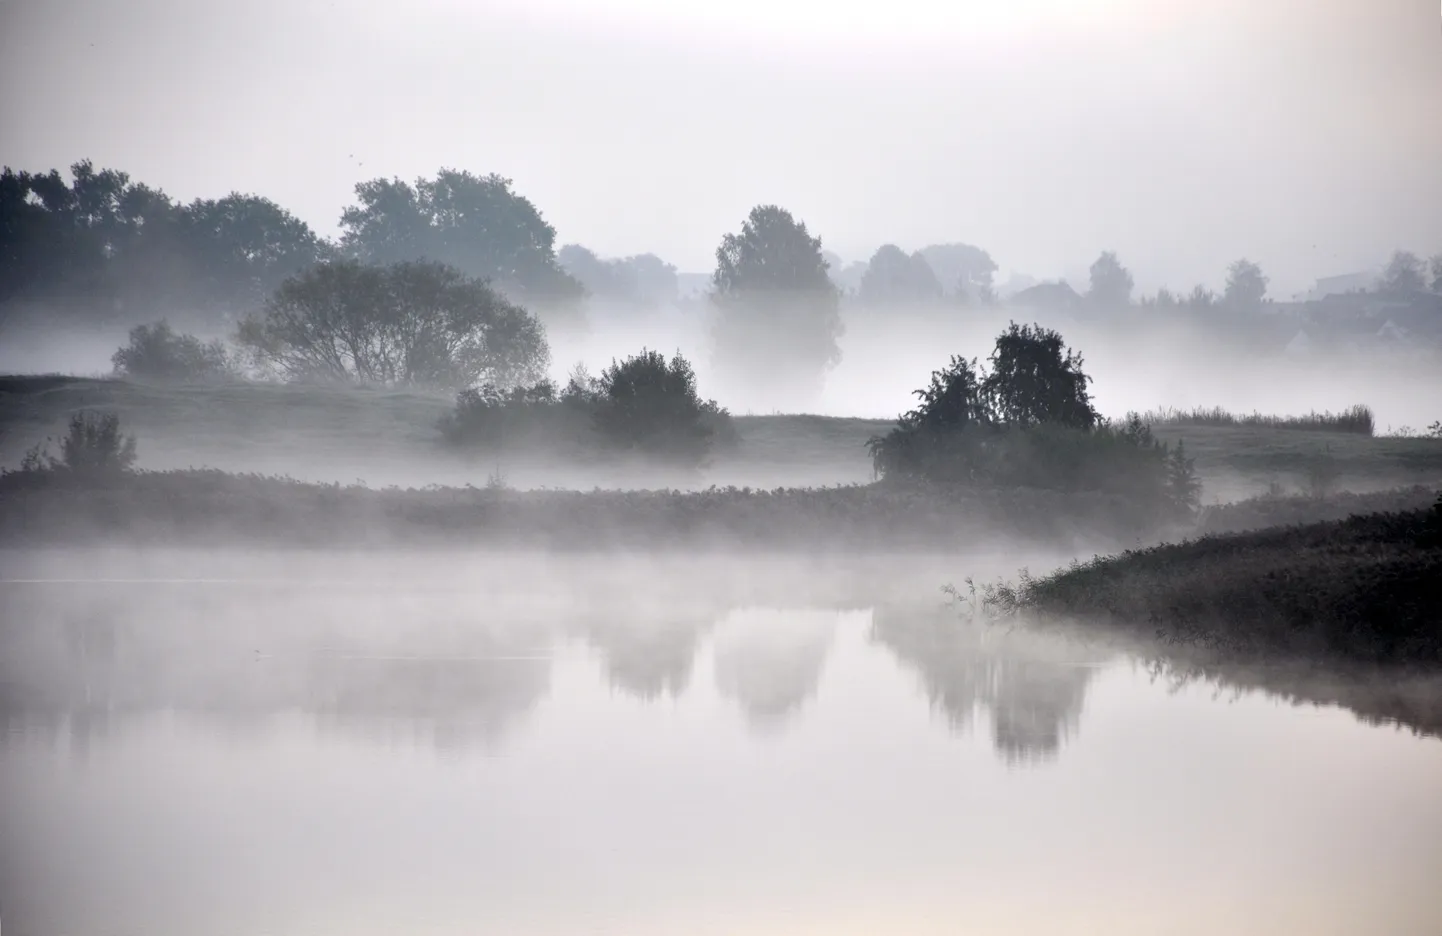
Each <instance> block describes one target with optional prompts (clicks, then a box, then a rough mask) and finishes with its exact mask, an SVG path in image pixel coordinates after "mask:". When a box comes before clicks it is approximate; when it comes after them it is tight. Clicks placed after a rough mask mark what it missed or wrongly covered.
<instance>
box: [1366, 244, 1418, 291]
mask: <svg viewBox="0 0 1442 936" xmlns="http://www.w3.org/2000/svg"><path fill="white" fill-rule="evenodd" d="M1426 269H1427V268H1426V266H1425V265H1424V264H1423V262H1422V259H1421V258H1420V257H1418V256H1417V255H1416V254H1414V253H1412V252H1411V251H1409V250H1399V251H1397V252H1395V253H1393V254H1392V259H1391V260H1389V261H1387V268H1386V269H1385V270H1383V271H1382V277H1381V279H1380V280H1378V281H1377V288H1378V289H1379V290H1381V291H1382V292H1384V293H1391V294H1392V295H1395V296H1415V295H1417V294H1418V293H1420V292H1426V290H1427V277H1426Z"/></svg>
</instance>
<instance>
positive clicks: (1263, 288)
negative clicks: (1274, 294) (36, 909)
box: [1222, 258, 1269, 309]
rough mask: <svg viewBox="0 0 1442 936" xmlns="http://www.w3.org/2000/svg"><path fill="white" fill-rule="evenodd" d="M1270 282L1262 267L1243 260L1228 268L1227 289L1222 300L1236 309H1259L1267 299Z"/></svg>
mask: <svg viewBox="0 0 1442 936" xmlns="http://www.w3.org/2000/svg"><path fill="white" fill-rule="evenodd" d="M1268 282H1269V281H1268V278H1267V276H1266V274H1264V273H1263V272H1262V268H1261V267H1259V266H1257V264H1255V263H1253V262H1252V261H1250V260H1247V259H1246V258H1243V259H1241V260H1238V261H1236V262H1235V263H1233V264H1232V265H1231V266H1229V267H1227V288H1226V292H1224V293H1223V294H1222V298H1223V300H1224V301H1225V302H1226V303H1227V305H1230V306H1233V307H1235V308H1239V309H1254V308H1257V307H1258V306H1260V305H1261V304H1262V302H1263V301H1265V300H1266V298H1267V283H1268Z"/></svg>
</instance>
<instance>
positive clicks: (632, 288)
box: [556, 244, 680, 306]
mask: <svg viewBox="0 0 1442 936" xmlns="http://www.w3.org/2000/svg"><path fill="white" fill-rule="evenodd" d="M556 256H557V259H558V260H559V262H560V265H561V268H562V269H564V270H565V271H566V272H567V273H568V274H570V275H571V276H572V277H574V278H575V279H576V280H577V281H579V282H580V283H581V285H582V286H584V287H585V288H586V291H587V292H588V293H590V294H591V295H592V296H595V297H596V298H598V299H605V300H609V301H612V302H623V303H628V304H633V305H638V306H656V305H661V304H664V303H668V302H674V301H675V299H676V296H677V294H678V292H679V289H680V287H679V284H678V281H677V276H676V267H674V266H673V265H671V264H669V263H667V262H666V261H664V260H662V259H661V258H660V257H658V256H656V255H655V254H649V253H647V254H637V255H635V256H631V257H626V258H624V259H619V260H603V259H601V258H600V257H598V256H596V254H595V252H594V251H592V250H590V249H589V248H586V247H583V246H581V245H580V244H567V245H566V246H564V247H562V248H561V250H560V252H559V253H557V255H556Z"/></svg>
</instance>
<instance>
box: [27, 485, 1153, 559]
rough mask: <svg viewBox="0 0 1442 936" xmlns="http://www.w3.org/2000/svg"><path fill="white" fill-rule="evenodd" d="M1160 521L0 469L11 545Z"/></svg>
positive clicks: (1040, 508)
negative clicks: (9, 471)
mask: <svg viewBox="0 0 1442 936" xmlns="http://www.w3.org/2000/svg"><path fill="white" fill-rule="evenodd" d="M1167 532H1169V531H1168V530H1167V529H1165V528H1163V527H1161V526H1159V525H1158V523H1157V521H1156V518H1155V517H1154V516H1152V515H1150V514H1149V513H1148V512H1146V511H1144V510H1142V509H1141V508H1140V507H1138V506H1137V505H1135V504H1134V503H1131V502H1128V501H1127V500H1125V499H1122V498H1118V497H1111V496H1106V495H1099V494H1062V493H1058V492H1053V491H1037V490H1024V489H1023V490H1015V489H1013V490H975V489H973V490H967V491H959V490H955V489H952V490H946V489H938V488H930V487H918V486H902V485H895V484H872V485H852V486H843V487H831V488H777V489H772V490H754V489H747V488H716V489H711V490H707V491H701V492H679V491H606V490H594V491H586V492H581V491H564V490H536V491H516V490H510V489H505V488H500V487H481V488H477V487H467V488H443V487H430V488H407V489H402V488H388V489H375V488H368V487H362V486H356V485H350V486H341V485H336V484H313V483H306V482H301V481H295V480H292V479H288V478H279V477H263V476H256V475H235V474H227V473H224V472H220V471H212V470H191V471H169V472H136V473H118V474H108V475H99V476H83V475H74V474H71V473H69V472H65V471H35V472H11V473H8V474H5V475H4V476H0V535H3V536H4V537H5V539H6V541H7V542H8V543H9V544H11V545H12V546H38V545H46V544H68V543H81V542H117V543H137V542H166V543H174V542H214V543H268V544H276V545H307V546H329V547H349V546H361V545H367V544H394V543H411V542H444V543H453V544H464V545H467V546H475V547H489V546H494V547H503V548H518V547H526V548H541V549H559V550H608V549H627V550H667V549H673V548H678V547H684V548H688V549H727V548H746V549H761V550H766V549H779V550H800V551H807V552H828V551H862V552H873V553H880V552H887V551H893V552H894V551H898V550H924V551H945V552H953V553H961V552H985V551H992V550H995V549H996V548H997V547H998V546H999V545H1001V544H1003V543H1008V544H1010V543H1017V542H1025V543H1032V544H1047V545H1049V546H1053V547H1056V548H1061V549H1065V550H1067V551H1068V552H1073V553H1074V552H1075V551H1076V550H1078V549H1096V548H1116V547H1118V546H1120V545H1123V544H1127V543H1136V542H1138V541H1155V539H1157V538H1158V537H1160V536H1163V535H1166V533H1167ZM1106 544H1109V545H1106Z"/></svg>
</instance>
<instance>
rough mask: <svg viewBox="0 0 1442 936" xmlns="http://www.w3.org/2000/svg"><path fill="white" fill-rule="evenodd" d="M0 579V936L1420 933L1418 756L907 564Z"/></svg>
mask: <svg viewBox="0 0 1442 936" xmlns="http://www.w3.org/2000/svg"><path fill="white" fill-rule="evenodd" d="M1017 558H1018V557H1015V556H1005V557H1004V556H996V557H994V561H995V562H996V563H998V564H1001V563H1009V562H1013V561H1016V559H1017ZM0 561H3V570H4V579H3V581H0V651H3V652H0V686H3V687H4V694H3V697H0V699H3V709H0V714H3V717H4V720H5V728H6V731H5V733H4V734H3V736H0V737H3V738H4V740H3V742H0V790H3V791H4V794H3V796H4V799H5V806H6V808H5V809H3V810H0V901H3V906H4V912H5V923H6V929H7V931H9V930H13V931H14V932H18V933H46V932H57V931H65V932H76V933H92V932H93V933H99V932H109V931H111V930H112V929H114V928H116V927H120V928H125V929H143V930H145V931H149V932H157V933H176V932H182V931H189V932H193V931H196V930H206V931H210V930H216V929H221V928H224V927H226V926H242V927H243V928H246V929H257V930H259V929H267V930H269V929H291V928H295V927H298V926H309V927H313V928H316V929H320V930H324V931H332V930H334V931H340V930H342V929H345V930H355V929H359V930H361V931H364V932H384V931H390V930H393V929H395V928H404V929H410V930H414V929H416V928H422V929H424V928H425V926H426V925H427V924H429V925H439V924H442V923H443V924H444V925H446V926H462V925H467V926H468V925H494V924H496V923H497V921H502V922H505V923H506V924H507V925H508V926H513V927H515V928H521V929H525V930H527V931H530V932H558V933H559V932H568V931H575V929H577V928H585V929H587V930H590V931H596V932H608V933H609V932H617V933H619V932H657V933H659V932H671V931H675V930H676V929H677V928H685V929H687V930H688V931H703V932H712V931H714V932H721V931H729V930H733V929H735V928H744V929H746V930H747V931H752V932H756V931H759V932H772V931H774V932H783V931H793V930H794V929H795V927H797V926H806V927H822V928H826V929H828V930H832V929H836V928H841V929H842V930H843V931H844V926H842V923H843V922H844V921H845V920H850V921H853V922H854V921H856V920H858V919H859V920H865V921H869V922H868V925H872V924H874V925H875V926H878V927H883V928H891V929H895V928H897V927H902V928H905V929H906V930H907V931H909V932H918V933H930V932H938V933H939V932H950V931H952V930H953V928H954V926H955V925H956V924H957V922H958V921H960V922H962V923H964V924H966V925H976V926H984V927H986V928H988V929H992V930H994V931H998V932H1019V933H1020V932H1035V931H1037V930H1038V929H1050V928H1052V927H1054V926H1061V925H1068V926H1072V925H1076V924H1077V923H1078V921H1082V922H1083V923H1085V924H1086V925H1094V926H1096V927H1101V928H1105V929H1106V930H1107V931H1109V932H1126V933H1133V932H1134V933H1144V932H1153V931H1155V928H1156V926H1158V925H1161V924H1162V922H1163V920H1170V921H1171V922H1169V923H1167V924H1166V925H1167V927H1168V928H1169V929H1172V930H1175V931H1178V932H1188V933H1190V932H1197V933H1201V932H1213V931H1215V930H1216V929H1217V928H1223V929H1226V930H1228V931H1233V932H1259V933H1260V932H1269V931H1272V932H1274V931H1278V930H1290V929H1296V928H1299V927H1300V928H1305V929H1307V930H1308V931H1310V932H1318V933H1339V934H1340V933H1346V932H1354V931H1356V929H1357V928H1359V927H1362V928H1366V927H1368V926H1380V927H1382V928H1384V929H1386V930H1388V931H1389V932H1413V931H1416V932H1425V931H1427V929H1428V928H1429V927H1435V924H1436V923H1437V922H1438V916H1437V912H1438V906H1437V903H1436V901H1435V900H1434V899H1433V896H1434V894H1433V890H1434V889H1435V888H1434V883H1435V873H1434V872H1435V869H1436V868H1437V867H1438V866H1439V862H1442V852H1439V851H1438V842H1439V839H1438V837H1437V835H1436V830H1437V828H1438V827H1439V823H1442V814H1439V813H1438V802H1437V798H1436V796H1435V790H1436V786H1437V783H1438V781H1439V780H1442V759H1439V754H1442V751H1439V747H1438V744H1437V742H1436V741H1435V740H1434V739H1432V738H1430V737H1429V738H1419V737H1413V736H1411V735H1410V734H1408V733H1406V732H1402V731H1398V730H1396V729H1392V728H1386V727H1375V726H1371V725H1369V724H1365V723H1362V722H1359V721H1358V720H1357V719H1356V718H1355V717H1354V716H1353V715H1352V714H1350V713H1348V712H1347V711H1345V710H1343V709H1334V708H1321V709H1314V708H1310V707H1301V708H1298V707H1294V706H1291V705H1288V704H1285V703H1284V702H1282V701H1279V699H1278V697H1277V696H1275V695H1273V694H1271V693H1275V692H1281V691H1283V689H1282V688H1281V687H1280V686H1279V687H1277V688H1274V689H1271V690H1267V689H1266V688H1265V684H1264V688H1263V691H1258V690H1257V689H1255V688H1249V687H1247V684H1246V683H1244V682H1237V681H1235V680H1232V681H1229V680H1228V679H1227V678H1226V677H1222V678H1221V679H1193V678H1190V677H1188V676H1187V675H1186V674H1185V673H1184V672H1180V671H1175V670H1169V669H1168V668H1166V667H1162V666H1158V665H1157V664H1154V663H1148V662H1146V660H1145V658H1144V657H1142V658H1134V657H1132V656H1131V654H1132V653H1133V652H1135V649H1134V648H1132V647H1131V646H1129V645H1128V643H1127V642H1126V641H1124V640H1120V639H1117V640H1110V639H1108V638H1106V637H1105V636H1103V635H1102V634H1100V633H1099V632H1097V631H1095V630H1094V629H1089V630H1088V631H1086V632H1081V631H1075V632H1069V631H1067V630H1065V629H1061V630H1047V631H1036V630H1032V629H1030V628H1008V627H996V626H989V625H985V624H976V625H968V626H962V627H958V625H957V619H956V617H955V611H954V610H953V609H948V608H946V607H944V606H943V605H942V604H941V603H940V602H939V600H938V598H939V596H937V595H936V594H935V593H934V592H930V593H929V595H928V593H927V591H926V590H924V589H914V588H913V587H912V586H913V585H914V584H915V583H916V582H917V581H918V580H921V579H927V578H932V580H934V577H935V576H936V575H937V574H938V567H937V566H935V565H933V566H929V567H923V566H924V564H922V565H918V564H915V563H909V564H900V563H896V562H890V561H885V560H883V561H880V562H874V563H869V564H862V565H858V564H855V563H851V564H841V565H836V564H832V565H827V564H817V563H814V562H798V561H795V560H789V561H775V560H767V561H756V560H747V559H742V558H737V559H731V560H717V559H711V560H707V561H705V562H693V561H689V560H686V559H678V558H673V559H659V558H655V559H631V560H617V559H605V558H601V557H594V556H593V557H587V558H584V559H580V560H570V561H567V560H562V559H558V558H556V557H546V556H513V557H510V558H507V559H505V560H490V561H479V560H478V559H477V558H476V557H474V556H465V555H457V554H449V555H446V554H435V553H432V554H420V553H417V552H409V553H407V554H404V555H397V554H371V555H368V556H362V555H357V554H345V553H330V554H316V553H311V554H299V553H291V554H289V555H285V556H277V555H276V554H274V553H246V552H241V551H235V550H231V551H228V552H221V553H212V554H210V555H207V556H199V555H196V554H194V553H193V552H192V553H177V552H167V551H149V552H147V553H143V554H136V553H133V552H129V551H108V552H96V551H75V550H67V551H63V552H48V553H36V552H28V553H24V554H16V553H14V552H5V553H4V554H3V556H0ZM976 568H977V571H979V572H980V571H985V570H986V569H987V565H986V563H979V564H978V565H977V566H976ZM1272 678H1273V679H1274V680H1275V679H1277V676H1276V674H1274V675H1273V677H1272ZM1319 679H1320V677H1317V678H1313V679H1312V680H1311V681H1303V682H1301V683H1293V684H1291V685H1289V686H1287V687H1286V690H1287V691H1288V692H1292V693H1298V692H1299V694H1300V697H1301V698H1309V696H1308V692H1310V693H1311V694H1312V695H1311V696H1310V698H1317V699H1333V698H1342V699H1344V700H1345V702H1344V704H1348V705H1352V706H1354V707H1355V708H1356V710H1357V711H1358V712H1359V713H1362V714H1364V715H1369V717H1370V713H1369V709H1368V705H1367V704H1366V703H1365V702H1359V697H1357V696H1353V697H1350V698H1348V697H1346V696H1345V695H1341V696H1339V695H1338V694H1337V690H1335V689H1330V690H1329V689H1328V688H1326V682H1325V679H1320V681H1319ZM1299 685H1300V686H1302V687H1303V688H1302V689H1301V690H1300V691H1299V690H1298V686H1299ZM1307 686H1312V688H1310V689H1307V688H1305V687H1307ZM1319 686H1320V687H1322V688H1318V687H1319ZM1294 697H1295V696H1294ZM1183 797H1184V799H1185V801H1184V802H1179V799H1181V798H1183ZM1359 843H1363V844H1366V847H1361V848H1359V847H1358V845H1359ZM1039 876H1040V877H1042V878H1044V879H1046V880H1048V881H1051V882H1052V886H1051V887H1050V888H1049V891H1050V894H1051V896H1050V898H1049V899H1048V900H1047V901H1044V902H1042V901H1036V900H1033V899H1024V898H1025V895H1027V894H1029V893H1031V891H1032V890H1033V889H1034V888H1035V887H1036V882H1037V880H1038V878H1039ZM1258 882H1265V883H1264V886H1259V884H1258ZM860 891H864V897H859V896H858V892H860ZM1199 892H1200V893H1206V894H1212V895H1215V896H1216V899H1213V900H1206V901H1203V902H1202V903H1201V904H1199V905H1197V909H1195V910H1194V911H1190V912H1188V913H1187V914H1186V915H1185V916H1184V917H1175V907H1176V906H1178V905H1182V904H1186V905H1189V906H1190V905H1191V902H1192V901H1194V900H1195V898H1196V895H1197V894H1198V893H1199ZM1328 895H1330V896H1328ZM561 898H564V899H561ZM1224 898H1225V899H1224ZM358 914H359V915H362V916H363V917H364V919H360V918H359V917H358V916H357V915H358ZM940 921H945V922H940ZM1064 921H1065V923H1064Z"/></svg>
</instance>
